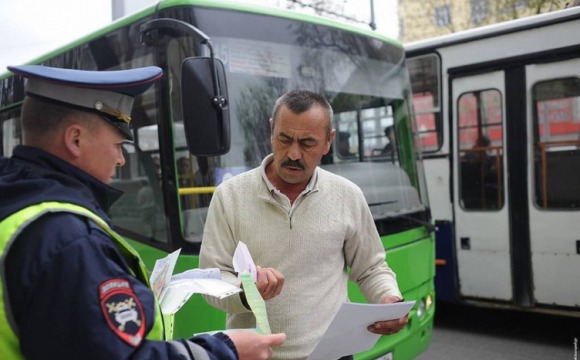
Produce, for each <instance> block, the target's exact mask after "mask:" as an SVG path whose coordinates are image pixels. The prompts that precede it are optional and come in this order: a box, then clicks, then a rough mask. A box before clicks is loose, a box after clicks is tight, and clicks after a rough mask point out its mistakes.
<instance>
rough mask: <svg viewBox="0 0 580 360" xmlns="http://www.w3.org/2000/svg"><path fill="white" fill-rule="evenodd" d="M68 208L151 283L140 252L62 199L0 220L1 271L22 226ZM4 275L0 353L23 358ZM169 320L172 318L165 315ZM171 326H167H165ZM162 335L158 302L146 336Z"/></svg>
mask: <svg viewBox="0 0 580 360" xmlns="http://www.w3.org/2000/svg"><path fill="white" fill-rule="evenodd" d="M54 212H69V213H73V214H77V215H81V216H85V217H87V218H88V219H89V220H91V221H92V222H94V223H95V224H97V225H98V226H99V227H100V228H102V229H103V230H104V231H106V232H107V233H108V234H109V235H110V236H111V238H112V239H113V240H114V242H115V245H116V247H117V249H118V250H119V252H120V253H121V255H123V258H124V259H125V261H126V262H127V264H128V265H129V268H130V269H131V275H132V276H134V277H136V278H137V279H139V280H140V281H142V282H143V283H145V284H146V285H147V286H149V287H151V286H150V284H149V275H148V273H147V269H146V268H145V265H144V264H143V262H142V261H141V258H140V257H139V254H137V252H136V251H135V249H133V248H132V247H131V245H129V244H128V243H127V242H126V241H125V240H124V239H123V238H122V237H121V236H120V235H119V234H117V233H116V232H114V231H113V230H112V229H111V228H110V227H109V225H108V224H107V222H106V221H105V220H103V219H101V218H100V217H99V216H98V215H96V214H95V213H93V212H92V211H90V210H88V209H86V208H84V207H82V206H78V205H74V204H70V203H61V202H43V203H40V204H35V205H31V206H28V207H26V208H24V209H22V210H19V211H18V212H16V213H14V214H12V215H10V216H8V217H7V218H5V219H4V220H2V221H1V222H0V273H4V272H5V269H4V266H5V259H6V254H7V253H8V250H9V249H10V246H11V245H12V243H13V242H14V241H15V240H16V238H17V237H18V235H19V234H20V233H21V232H22V230H23V229H24V228H25V227H26V226H27V225H28V224H30V223H32V222H33V221H34V220H36V219H38V218H39V217H40V216H42V215H44V214H46V213H54ZM4 281H5V277H4V276H1V277H0V334H1V336H0V354H2V359H3V360H12V359H23V356H22V354H21V352H20V342H19V340H18V328H17V326H16V324H15V323H14V319H13V317H12V313H11V310H10V308H9V306H8V304H7V303H6V301H5V299H7V298H8V294H7V293H6V284H5V283H4ZM167 320H172V319H167ZM168 328H170V327H168ZM164 335H165V336H168V337H170V336H171V334H170V333H169V332H168V331H167V330H166V331H165V333H164V328H163V319H162V315H161V309H160V308H159V305H157V311H156V312H155V323H154V324H153V327H152V328H151V330H150V331H149V333H148V334H147V339H148V340H163V338H164Z"/></svg>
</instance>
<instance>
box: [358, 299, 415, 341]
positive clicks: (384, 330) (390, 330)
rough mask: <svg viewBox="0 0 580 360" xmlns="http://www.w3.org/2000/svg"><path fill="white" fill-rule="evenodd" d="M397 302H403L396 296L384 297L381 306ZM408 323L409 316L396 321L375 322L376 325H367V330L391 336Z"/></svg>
mask: <svg viewBox="0 0 580 360" xmlns="http://www.w3.org/2000/svg"><path fill="white" fill-rule="evenodd" d="M399 301H403V299H401V298H399V297H396V296H386V297H385V298H384V299H383V304H391V303H395V302H399ZM408 321H409V314H407V315H405V317H402V318H400V319H396V320H389V321H377V322H376V323H374V324H372V325H369V327H367V329H368V330H369V331H370V332H372V333H375V334H379V335H391V334H395V333H397V332H399V331H400V330H401V329H402V328H404V327H405V325H407V322H408Z"/></svg>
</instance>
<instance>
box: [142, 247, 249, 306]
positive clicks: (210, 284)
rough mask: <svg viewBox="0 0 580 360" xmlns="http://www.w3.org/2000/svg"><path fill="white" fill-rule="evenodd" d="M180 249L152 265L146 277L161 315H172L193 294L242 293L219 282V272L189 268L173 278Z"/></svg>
mask: <svg viewBox="0 0 580 360" xmlns="http://www.w3.org/2000/svg"><path fill="white" fill-rule="evenodd" d="M180 251H181V249H178V250H176V251H174V252H172V253H171V254H169V255H167V256H166V257H164V258H162V259H159V260H157V261H156V262H155V267H154V268H153V272H152V273H151V276H150V280H149V281H150V282H151V287H152V289H153V292H154V293H155V295H156V296H157V299H158V301H159V305H160V306H161V312H162V313H163V314H175V313H176V312H177V311H178V310H179V309H181V307H182V306H183V305H184V304H185V303H186V302H187V300H189V298H190V297H191V296H192V295H193V294H204V295H210V296H214V297H217V298H219V299H223V298H225V297H228V296H231V295H233V294H237V293H239V292H241V291H242V289H240V288H239V287H237V286H234V285H232V284H230V283H227V282H225V281H223V280H222V279H221V273H220V271H219V269H216V268H212V269H190V270H187V271H184V272H182V273H179V274H176V275H173V270H174V269H175V264H176V263H177V259H178V257H179V253H180Z"/></svg>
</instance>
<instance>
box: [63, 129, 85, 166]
mask: <svg viewBox="0 0 580 360" xmlns="http://www.w3.org/2000/svg"><path fill="white" fill-rule="evenodd" d="M84 130H85V129H84V128H83V127H82V126H80V125H79V124H70V125H69V126H67V127H66V129H65V130H64V132H63V134H62V136H63V142H64V148H65V149H66V151H67V153H68V154H69V156H71V157H73V158H78V157H80V156H81V144H80V142H81V135H82V133H83V131H84Z"/></svg>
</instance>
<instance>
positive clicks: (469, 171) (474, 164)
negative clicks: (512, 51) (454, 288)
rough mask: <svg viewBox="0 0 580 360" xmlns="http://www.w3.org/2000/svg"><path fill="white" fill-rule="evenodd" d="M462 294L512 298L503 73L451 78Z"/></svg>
mask: <svg viewBox="0 0 580 360" xmlns="http://www.w3.org/2000/svg"><path fill="white" fill-rule="evenodd" d="M451 92H452V99H453V105H452V106H453V107H452V109H453V111H452V114H453V119H452V121H453V124H452V125H453V126H452V129H453V139H454V141H453V154H454V155H453V156H454V160H453V180H454V181H453V192H454V196H453V198H454V201H453V210H454V220H455V221H454V223H455V240H456V250H457V251H456V254H457V270H458V279H459V284H458V285H459V295H460V296H461V297H468V298H476V299H495V300H505V301H510V300H511V299H512V276H511V273H512V271H511V267H512V263H511V262H512V260H511V253H510V223H509V219H510V217H509V213H508V208H509V203H508V199H507V198H506V189H505V185H504V184H505V179H506V169H507V167H506V166H507V163H506V158H507V156H506V151H505V150H506V149H505V147H504V136H505V134H504V121H505V120H504V118H505V116H504V114H505V101H504V94H505V80H504V72H503V71H495V72H489V73H485V74H480V75H475V76H456V77H453V78H452V82H451Z"/></svg>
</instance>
